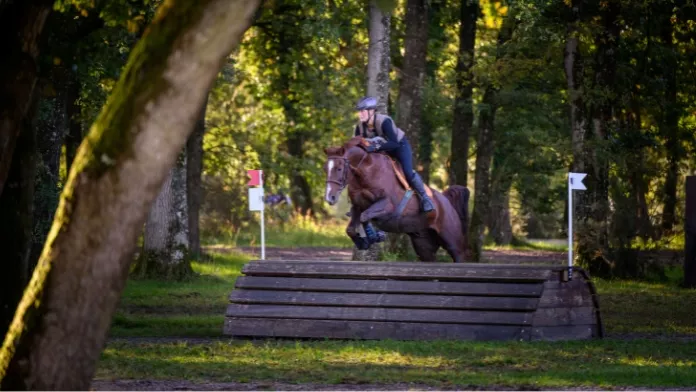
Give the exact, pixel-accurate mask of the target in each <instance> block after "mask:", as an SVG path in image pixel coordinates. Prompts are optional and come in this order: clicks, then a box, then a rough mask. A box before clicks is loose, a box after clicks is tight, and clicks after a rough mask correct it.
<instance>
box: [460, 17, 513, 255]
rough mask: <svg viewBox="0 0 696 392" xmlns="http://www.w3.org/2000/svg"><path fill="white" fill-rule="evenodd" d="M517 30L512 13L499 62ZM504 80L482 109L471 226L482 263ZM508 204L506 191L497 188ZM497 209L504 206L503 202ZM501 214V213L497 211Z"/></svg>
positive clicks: (494, 84)
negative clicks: (496, 115)
mask: <svg viewBox="0 0 696 392" xmlns="http://www.w3.org/2000/svg"><path fill="white" fill-rule="evenodd" d="M514 27H515V17H514V15H512V12H511V11H508V15H507V16H506V17H505V20H504V22H503V26H502V28H501V29H500V32H499V33H498V39H497V42H496V50H495V52H496V55H495V61H496V62H497V61H501V60H502V59H503V47H504V46H505V44H506V43H507V42H508V41H509V40H510V38H511V37H512V33H513V29H514ZM499 85H500V81H498V80H495V77H493V78H491V79H490V80H488V81H487V83H486V90H485V92H484V94H483V99H482V101H481V105H480V110H479V124H478V130H479V132H478V138H477V143H476V146H477V148H476V174H475V185H474V209H473V211H472V213H471V223H470V225H469V247H470V248H471V258H472V260H474V261H480V259H481V252H482V250H483V235H484V231H485V228H486V224H487V223H489V222H490V216H491V212H493V211H494V210H492V208H491V207H492V206H491V204H492V203H491V202H492V201H494V200H496V198H493V200H492V198H491V162H492V160H493V153H494V152H495V143H494V141H495V114H496V112H497V110H498V108H499V106H500V103H499V99H498V91H499V89H500V87H499ZM496 190H497V191H499V192H501V193H502V194H501V195H496V196H498V197H501V196H502V198H503V202H504V201H505V196H504V193H505V189H496ZM497 204H498V205H497V206H496V205H493V207H502V206H501V205H500V204H502V203H501V202H500V201H498V202H497ZM496 212H497V211H496Z"/></svg>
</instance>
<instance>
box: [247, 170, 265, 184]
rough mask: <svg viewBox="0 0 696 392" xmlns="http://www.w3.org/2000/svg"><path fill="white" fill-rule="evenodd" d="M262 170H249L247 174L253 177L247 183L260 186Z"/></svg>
mask: <svg viewBox="0 0 696 392" xmlns="http://www.w3.org/2000/svg"><path fill="white" fill-rule="evenodd" d="M261 173H262V171H261V170H247V175H248V176H249V177H251V180H249V182H248V183H247V185H249V186H259V185H261Z"/></svg>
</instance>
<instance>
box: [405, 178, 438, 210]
mask: <svg viewBox="0 0 696 392" xmlns="http://www.w3.org/2000/svg"><path fill="white" fill-rule="evenodd" d="M410 182H411V186H412V187H413V189H414V190H415V191H416V193H418V196H420V200H421V210H423V212H430V211H432V210H434V209H435V206H434V205H433V201H432V200H431V199H430V197H429V196H428V194H427V193H425V185H423V179H422V178H421V176H420V175H419V174H418V173H416V171H415V170H414V171H413V175H412V176H411V181H410Z"/></svg>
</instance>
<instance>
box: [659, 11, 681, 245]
mask: <svg viewBox="0 0 696 392" xmlns="http://www.w3.org/2000/svg"><path fill="white" fill-rule="evenodd" d="M668 16H669V17H671V16H672V15H671V12H670V13H668ZM669 17H668V18H666V20H663V22H662V23H661V29H660V36H661V37H660V38H661V41H662V45H663V46H664V48H665V51H666V52H668V53H667V55H666V56H665V57H663V61H664V63H663V64H664V66H663V67H662V71H663V72H664V78H665V82H666V84H667V85H666V88H665V97H664V99H665V101H664V106H663V113H662V117H663V119H662V121H661V122H660V133H662V135H663V136H664V138H665V139H666V143H665V147H666V150H667V162H668V164H667V176H666V179H665V188H664V196H663V197H664V198H663V207H662V231H663V232H664V233H669V232H671V231H672V229H673V228H674V224H675V220H676V215H675V211H676V207H677V182H678V180H679V162H681V160H682V152H681V148H680V140H679V107H678V102H677V67H678V65H677V58H676V57H677V55H676V53H675V52H674V51H675V49H674V41H673V38H672V34H673V27H672V22H671V20H670V18H669Z"/></svg>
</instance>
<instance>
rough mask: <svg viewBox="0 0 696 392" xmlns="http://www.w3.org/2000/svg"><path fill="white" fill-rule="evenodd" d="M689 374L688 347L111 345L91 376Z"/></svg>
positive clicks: (519, 384)
mask: <svg viewBox="0 0 696 392" xmlns="http://www.w3.org/2000/svg"><path fill="white" fill-rule="evenodd" d="M695 370H696V343H695V342H689V343H675V342H660V341H651V340H636V341H629V342H626V341H617V340H606V341H590V342H561V343H521V342H497V343H484V342H444V341H439V342H427V343H423V342H395V341H379V342H361V341H347V342H336V341H318V342H301V343H300V342H288V341H265V342H261V343H253V342H248V341H247V342H240V341H231V342H214V343H209V344H195V345H188V344H185V343H168V344H139V345H134V344H128V343H121V342H119V343H112V344H110V345H109V346H108V347H107V348H106V350H105V351H104V353H103V355H102V360H101V362H100V365H99V369H98V371H97V378H102V379H109V378H117V379H130V378H133V379H138V378H145V379H176V378H178V379H187V380H192V381H218V382H224V381H236V382H249V381H261V380H263V381H276V382H288V383H307V382H312V383H321V384H336V383H351V384H364V383H396V382H413V383H422V384H429V385H432V386H435V387H449V386H455V385H456V386H477V387H486V386H488V387H490V386H508V387H514V388H563V387H578V386H583V387H590V388H620V387H624V386H627V385H630V386H634V387H662V388H666V387H693V386H694V385H696V371H695Z"/></svg>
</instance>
